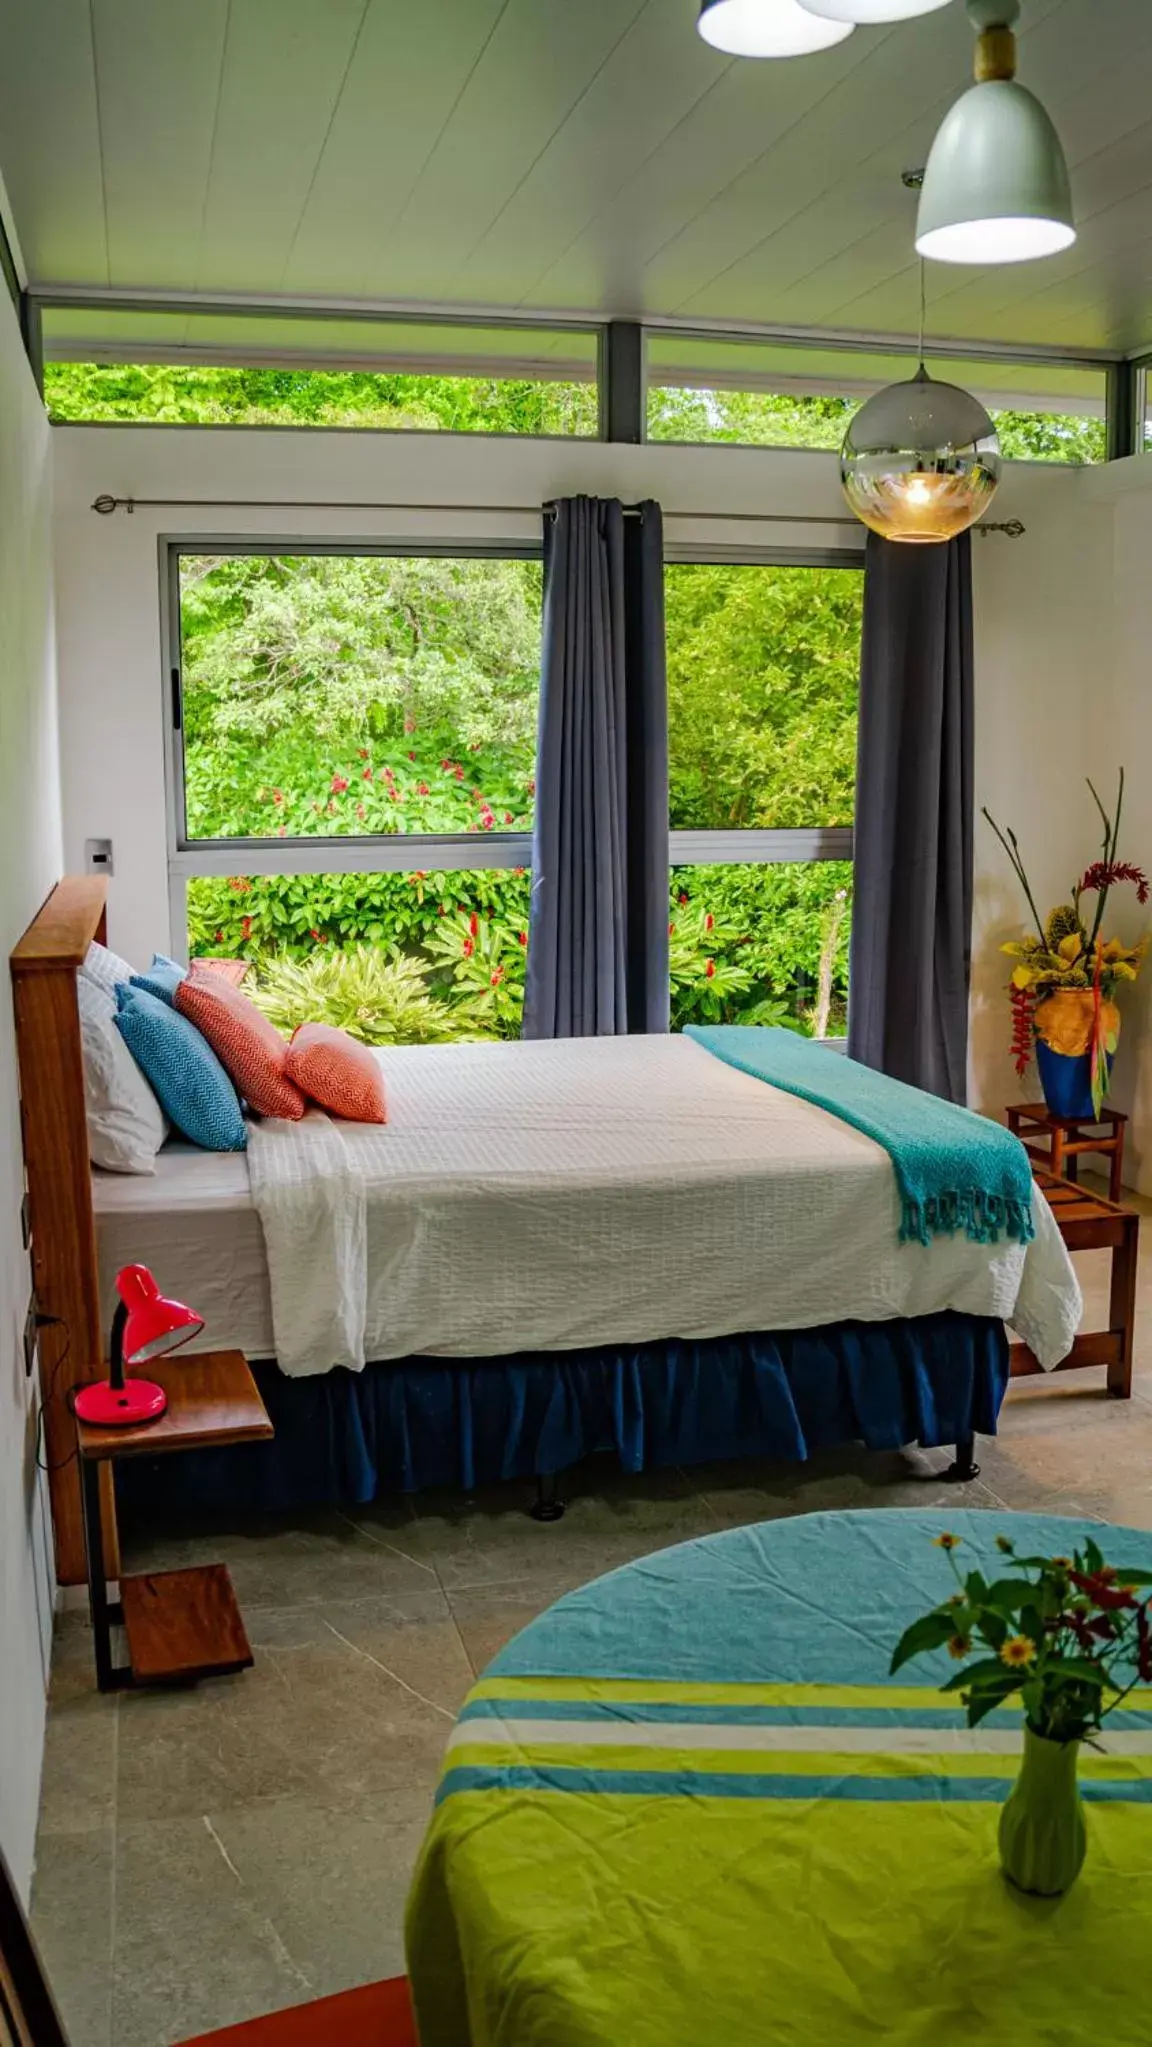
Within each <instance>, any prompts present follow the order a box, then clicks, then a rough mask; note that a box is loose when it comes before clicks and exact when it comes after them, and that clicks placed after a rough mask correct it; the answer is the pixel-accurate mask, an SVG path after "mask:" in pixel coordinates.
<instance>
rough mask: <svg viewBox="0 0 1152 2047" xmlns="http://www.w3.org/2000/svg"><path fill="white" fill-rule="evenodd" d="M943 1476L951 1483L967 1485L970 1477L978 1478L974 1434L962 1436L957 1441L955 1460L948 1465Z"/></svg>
mask: <svg viewBox="0 0 1152 2047" xmlns="http://www.w3.org/2000/svg"><path fill="white" fill-rule="evenodd" d="M944 1476H945V1478H946V1479H947V1480H948V1481H949V1483H950V1484H951V1485H967V1484H969V1483H970V1481H971V1480H972V1479H974V1478H979V1476H980V1466H979V1465H978V1464H977V1462H976V1438H975V1437H974V1436H963V1437H962V1438H961V1440H960V1441H959V1442H958V1443H957V1445H956V1461H955V1463H954V1464H950V1465H949V1466H948V1469H947V1471H946V1472H945V1473H944Z"/></svg>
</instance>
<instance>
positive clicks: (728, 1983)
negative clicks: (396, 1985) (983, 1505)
mask: <svg viewBox="0 0 1152 2047" xmlns="http://www.w3.org/2000/svg"><path fill="white" fill-rule="evenodd" d="M945 1527H949V1528H952V1529H954V1530H955V1532H956V1533H958V1534H959V1535H960V1536H961V1538H962V1540H963V1543H964V1546H965V1547H964V1550H963V1552H962V1553H961V1554H962V1556H963V1557H965V1558H966V1559H968V1558H970V1559H972V1560H973V1561H976V1562H979V1563H982V1564H988V1563H990V1562H991V1561H992V1558H993V1556H994V1554H995V1552H994V1549H993V1539H994V1537H995V1536H996V1534H998V1533H1002V1532H1005V1533H1010V1534H1011V1535H1012V1536H1013V1538H1014V1539H1015V1541H1016V1542H1017V1544H1018V1545H1019V1546H1020V1547H1021V1549H1022V1550H1026V1551H1045V1552H1048V1553H1052V1554H1059V1553H1061V1552H1066V1551H1068V1550H1069V1549H1071V1548H1072V1547H1073V1546H1074V1544H1075V1542H1076V1541H1077V1539H1078V1538H1079V1537H1081V1536H1082V1535H1083V1534H1084V1533H1085V1527H1084V1524H1082V1523H1078V1522H1070V1521H1064V1520H1054V1519H1040V1518H1038V1517H1034V1516H1025V1515H1012V1514H983V1513H970V1512H969V1513H965V1512H961V1513H957V1514H955V1515H953V1516H951V1517H943V1516H939V1515H925V1514H916V1513H902V1512H899V1511H893V1510H888V1511H882V1512H875V1513H860V1514H813V1515H805V1516H800V1517H797V1518H795V1519H791V1520H786V1521H778V1522H769V1523H766V1524H764V1525H763V1526H761V1527H757V1528H745V1529H737V1530H734V1531H733V1532H732V1533H730V1534H725V1535H718V1536H714V1537H710V1538H708V1539H706V1540H704V1541H702V1542H695V1543H687V1544H684V1545H683V1546H682V1547H680V1548H678V1549H674V1550H668V1551H664V1552H663V1553H661V1554H659V1555H656V1556H653V1557H647V1558H645V1559H643V1560H642V1561H641V1562H639V1563H636V1564H631V1565H629V1566H627V1567H626V1568H625V1569H624V1570H622V1571H616V1572H614V1573H612V1574H611V1576H609V1577H607V1578H602V1579H600V1580H598V1581H597V1582H596V1583H595V1584H593V1585H589V1586H586V1587H584V1588H582V1589H581V1590H580V1591H579V1592H575V1593H572V1594H570V1595H569V1596H568V1598H566V1599H563V1600H561V1601H560V1602H559V1603H558V1605H556V1606H555V1607H553V1608H552V1609H551V1610H550V1611H549V1612H548V1613H546V1614H544V1615H542V1616H541V1617H540V1619H539V1620H537V1621H535V1622H533V1624H532V1625H531V1626H530V1627H529V1628H527V1629H526V1630H525V1632H524V1633H523V1634H522V1635H520V1636H518V1637H517V1638H516V1640H515V1641H514V1642H512V1643H511V1644H509V1646H508V1648H507V1649H505V1650H504V1651H503V1652H502V1653H501V1655H500V1656H498V1657H497V1659H496V1661H495V1663H493V1664H492V1665H491V1667H490V1669H489V1671H488V1672H487V1673H486V1675H485V1677H484V1678H483V1679H482V1681H481V1682H480V1683H479V1684H478V1685H477V1686H476V1688H475V1690H474V1691H473V1692H472V1694H471V1696H470V1697H469V1699H468V1701H467V1703H466V1705H465V1707H464V1709H463V1712H462V1714H461V1717H460V1720H459V1723H458V1725H457V1727H456V1729H455V1731H454V1733H453V1737H452V1742H451V1746H450V1748H449V1751H448V1755H447V1757H446V1760H445V1764H444V1772H443V1777H442V1781H441V1784H440V1789H439V1792H438V1797H437V1807H436V1812H435V1816H434V1819H433V1822H432V1826H431V1829H430V1832H429V1835H428V1839H427V1842H426V1844H425V1848H424V1852H423V1855H422V1858H421V1861H420V1865H419V1868H418V1870H417V1874H416V1878H415V1882H414V1886H413V1891H412V1896H411V1900H410V1905H409V1917H408V1959H409V1973H410V1976H411V1980H412V1986H413V1992H414V1996H415V2002H416V2009H417V2015H418V2020H419V2026H420V2038H421V2043H422V2047H604V2043H606V2042H613V2043H619V2047H746V2043H747V2047H752V2043H757V2047H761V2043H773V2047H776V2043H780V2047H784V2043H787V2047H793V2043H794V2047H801V2043H803V2047H855V2043H857V2042H864V2041H867V2042H869V2043H874V2042H875V2041H877V2040H883V2041H890V2042H898V2043H900V2047H961V2043H963V2047H1057V2043H1065V2042H1067V2043H1072V2042H1077V2043H1092V2047H1095V2043H1100V2047H1105V2043H1107V2047H1147V2043H1148V2042H1150V2041H1152V2009H1150V2000H1149V1996H1148V1991H1147V1976H1146V1962H1147V1958H1148V1956H1149V1954H1150V1953H1152V1692H1139V1693H1134V1694H1132V1695H1131V1697H1130V1700H1129V1702H1128V1706H1127V1708H1126V1710H1124V1711H1123V1712H1122V1713H1120V1714H1118V1715H1116V1716H1114V1719H1113V1721H1112V1723H1110V1725H1111V1731H1110V1733H1109V1735H1108V1737H1107V1752H1105V1753H1099V1754H1097V1753H1093V1752H1092V1751H1090V1750H1085V1751H1084V1753H1083V1758H1082V1768H1081V1779H1082V1789H1083V1793H1084V1797H1085V1801H1086V1805H1087V1813H1088V1828H1089V1856H1088V1862H1087V1865H1086V1868H1085V1871H1084V1874H1083V1876H1082V1877H1081V1879H1080V1881H1079V1883H1078V1884H1077V1885H1076V1886H1075V1888H1074V1889H1073V1890H1072V1891H1071V1892H1069V1894H1068V1895H1067V1896H1066V1897H1065V1898H1063V1899H1057V1900H1040V1899H1034V1898H1026V1897H1023V1896H1021V1895H1020V1894H1019V1893H1018V1892H1016V1891H1014V1890H1013V1889H1012V1887H1011V1886H1010V1885H1008V1884H1007V1883H1006V1882H1005V1880H1004V1878H1003V1877H1002V1875H1001V1873H1000V1869H999V1864H998V1861H997V1853H996V1823H997V1818H998V1812H999V1806H1000V1804H1001V1803H1002V1801H1003V1800H1004V1798H1006V1796H1007V1794H1008V1791H1009V1789H1010V1788H1011V1784H1012V1781H1013V1778H1014V1776H1015V1773H1016V1769H1017V1764H1018V1758H1019V1754H1020V1749H1021V1738H1022V1737H1021V1726H1020V1715H1019V1713H1018V1711H1015V1710H1011V1709H1008V1710H1005V1711H1002V1712H999V1713H996V1714H995V1715H993V1716H992V1719H991V1720H990V1721H988V1722H986V1723H985V1724H984V1726H982V1727H981V1728H979V1729H977V1730H975V1731H973V1732H969V1731H968V1730H967V1729H966V1728H965V1726H964V1724H963V1714H962V1712H961V1711H960V1710H958V1708H957V1705H956V1702H955V1700H954V1698H950V1697H945V1696H944V1695H943V1694H942V1693H941V1692H940V1691H939V1690H938V1689H937V1687H938V1685H939V1684H940V1683H941V1682H942V1681H943V1678H944V1675H945V1673H946V1672H947V1673H949V1674H950V1673H951V1672H952V1671H953V1670H954V1669H955V1666H954V1665H949V1664H948V1663H947V1661H946V1659H943V1660H941V1659H935V1660H933V1661H932V1662H926V1663H925V1664H923V1665H917V1666H913V1667H912V1668H911V1670H906V1671H902V1672H901V1673H900V1675H899V1678H898V1679H897V1680H896V1681H891V1680H889V1678H888V1676H887V1665H888V1661H889V1657H890V1654H891V1649H892V1646H893V1644H894V1643H895V1642H896V1640H897V1638H898V1637H899V1635H900V1633H901V1632H902V1630H903V1628H904V1627H905V1625H906V1624H907V1622H908V1621H909V1620H911V1619H912V1618H914V1617H915V1615H916V1614H917V1613H919V1612H921V1611H923V1610H924V1609H925V1608H926V1607H927V1606H928V1605H929V1604H931V1603H933V1602H935V1601H936V1600H937V1599H939V1598H940V1597H942V1596H943V1595H944V1594H945V1593H946V1592H947V1591H948V1590H949V1589H950V1585H951V1579H950V1575H949V1573H948V1568H947V1563H946V1559H945V1558H944V1556H943V1555H942V1553H941V1552H940V1551H939V1550H936V1549H933V1548H932V1547H931V1546H930V1537H931V1536H932V1535H935V1534H938V1533H940V1531H941V1530H942V1529H943V1528H945ZM1092 1532H1093V1533H1094V1534H1095V1536H1096V1538H1097V1540H1098V1541H1099V1542H1100V1543H1101V1546H1102V1547H1103V1549H1104V1551H1105V1554H1106V1555H1107V1557H1108V1559H1109V1561H1111V1562H1116V1563H1121V1564H1124V1563H1127V1564H1131V1565H1133V1566H1140V1567H1142V1568H1144V1569H1149V1568H1152V1537H1150V1536H1148V1535H1146V1534H1139V1533H1135V1532H1133V1531H1131V1530H1105V1531H1103V1532H1102V1531H1101V1529H1100V1528H1099V1526H1096V1527H1095V1528H1094V1529H1093V1531H1092ZM1002 1566H1003V1559H1000V1564H999V1568H1000V1569H1002Z"/></svg>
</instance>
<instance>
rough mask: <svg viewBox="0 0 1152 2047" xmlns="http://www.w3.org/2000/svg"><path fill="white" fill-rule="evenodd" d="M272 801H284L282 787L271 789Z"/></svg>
mask: <svg viewBox="0 0 1152 2047" xmlns="http://www.w3.org/2000/svg"><path fill="white" fill-rule="evenodd" d="M272 801H273V803H283V801H284V791H283V789H273V791H272Z"/></svg>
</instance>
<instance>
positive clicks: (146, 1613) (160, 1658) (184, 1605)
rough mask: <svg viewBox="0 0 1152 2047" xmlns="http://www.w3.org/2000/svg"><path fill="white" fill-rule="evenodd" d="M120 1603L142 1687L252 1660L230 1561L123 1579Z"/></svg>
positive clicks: (222, 1673) (226, 1671) (223, 1673)
mask: <svg viewBox="0 0 1152 2047" xmlns="http://www.w3.org/2000/svg"><path fill="white" fill-rule="evenodd" d="M120 1605H121V1608H122V1610H123V1614H124V1632H125V1634H126V1635H127V1637H128V1660H129V1662H130V1663H131V1666H132V1677H133V1680H134V1682H135V1683H136V1684H138V1685H148V1684H194V1683H195V1682H196V1680H197V1679H198V1678H201V1677H227V1676H230V1675H231V1674H232V1673H233V1672H234V1671H237V1670H247V1669H248V1668H249V1667H250V1665H251V1663H252V1660H253V1658H252V1650H251V1647H250V1645H249V1641H248V1636H247V1634H246V1633H245V1629H244V1622H243V1620H242V1619H241V1617H240V1609H239V1607H238V1606H237V1604H236V1595H235V1593H234V1592H233V1590H232V1580H231V1578H230V1577H229V1575H228V1566H227V1565H226V1564H202V1565H200V1566H199V1567H198V1568H197V1569H195V1570H186V1571H150V1572H147V1573H145V1574H143V1575H142V1576H140V1577H138V1578H122V1579H121V1580H120Z"/></svg>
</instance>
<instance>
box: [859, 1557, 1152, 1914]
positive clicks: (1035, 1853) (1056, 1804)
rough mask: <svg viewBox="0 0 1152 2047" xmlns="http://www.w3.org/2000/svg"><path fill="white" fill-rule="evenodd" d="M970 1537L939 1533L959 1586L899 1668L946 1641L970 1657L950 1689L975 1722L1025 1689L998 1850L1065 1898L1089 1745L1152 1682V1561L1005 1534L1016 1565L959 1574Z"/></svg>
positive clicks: (1077, 1847)
mask: <svg viewBox="0 0 1152 2047" xmlns="http://www.w3.org/2000/svg"><path fill="white" fill-rule="evenodd" d="M960 1540H961V1539H960V1537H959V1536H958V1535H950V1534H947V1533H945V1534H943V1535H938V1536H936V1537H935V1541H936V1545H937V1547H938V1548H939V1549H942V1550H944V1551H945V1553H946V1554H947V1557H948V1561H949V1563H950V1565H951V1566H952V1573H953V1577H954V1579H955V1581H956V1590H955V1591H954V1592H953V1593H952V1595H951V1597H950V1598H948V1599H946V1600H944V1601H942V1602H941V1604H940V1605H939V1606H935V1607H933V1609H932V1611H931V1613H927V1614H925V1615H923V1617H922V1618H921V1619H920V1620H918V1621H914V1622H913V1624H912V1626H911V1627H910V1628H908V1629H907V1630H906V1631H905V1633H904V1635H903V1636H902V1637H901V1639H900V1641H899V1642H898V1643H897V1645H896V1649H895V1651H894V1653H893V1656H892V1666H891V1667H892V1671H893V1673H895V1672H896V1671H898V1670H900V1669H901V1668H902V1666H903V1665H904V1664H905V1663H908V1662H909V1661H910V1660H911V1658H912V1657H914V1656H919V1655H922V1654H924V1653H925V1652H927V1651H929V1650H935V1649H943V1648H946V1649H947V1650H948V1653H949V1655H950V1656H951V1657H953V1658H954V1659H955V1661H956V1662H957V1663H961V1664H963V1665H964V1666H965V1667H964V1668H963V1669H962V1670H960V1671H958V1672H957V1673H956V1675H955V1677H953V1678H951V1679H950V1680H949V1682H948V1683H947V1684H946V1685H945V1686H944V1687H943V1689H944V1690H945V1691H946V1692H959V1694H960V1700H961V1703H962V1705H963V1706H964V1708H965V1710H966V1714H967V1720H968V1725H969V1727H977V1726H978V1725H979V1723H980V1722H981V1721H982V1720H986V1719H987V1718H988V1715H989V1714H990V1713H993V1712H995V1711H996V1710H997V1708H998V1707H1002V1706H1004V1705H1005V1704H1006V1703H1007V1701H1008V1700H1009V1699H1010V1698H1011V1697H1012V1696H1013V1694H1014V1693H1016V1692H1019V1694H1020V1699H1021V1704H1022V1706H1023V1709H1024V1748H1023V1760H1022V1763H1021V1768H1020V1774H1019V1776H1018V1778H1017V1780H1016V1783H1015V1784H1014V1786H1013V1788H1012V1790H1011V1792H1010V1793H1009V1796H1008V1799H1007V1801H1006V1803H1005V1804H1004V1805H1003V1806H1002V1807H1001V1812H1000V1826H999V1840H1000V1860H1001V1863H1002V1866H1003V1868H1004V1872H1005V1875H1006V1876H1008V1878H1009V1879H1010V1880H1011V1882H1012V1883H1014V1884H1015V1885H1016V1886H1017V1888H1018V1889H1020V1890H1023V1891H1031V1892H1035V1893H1037V1894H1039V1895H1040V1896H1042V1897H1056V1896H1058V1895H1059V1894H1060V1893H1061V1892H1062V1891H1066V1890H1067V1889H1068V1888H1069V1886H1070V1885H1071V1884H1073V1883H1074V1882H1075V1880H1076V1878H1077V1876H1078V1875H1079V1873H1080V1870H1081V1868H1082V1867H1083V1863H1084V1857H1085V1855H1086V1853H1087V1845H1088V1843H1087V1833H1086V1829H1085V1826H1084V1814H1083V1810H1082V1807H1081V1804H1080V1798H1079V1795H1078V1792H1077V1787H1076V1763H1077V1758H1078V1755H1079V1751H1080V1744H1081V1742H1083V1741H1088V1742H1092V1741H1094V1738H1095V1737H1096V1736H1097V1735H1099V1733H1100V1730H1101V1727H1102V1725H1103V1722H1104V1720H1105V1719H1106V1717H1107V1715H1108V1714H1109V1713H1112V1712H1115V1710H1116V1709H1117V1707H1119V1706H1122V1705H1123V1703H1124V1701H1125V1699H1126V1698H1127V1697H1128V1695H1129V1693H1130V1692H1131V1691H1132V1690H1133V1689H1134V1687H1135V1686H1136V1685H1138V1684H1148V1683H1152V1597H1146V1596H1142V1588H1143V1587H1144V1586H1147V1585H1152V1571H1141V1570H1127V1569H1124V1568H1118V1567H1117V1566H1116V1565H1114V1564H1108V1563H1105V1561H1104V1557H1103V1555H1102V1554H1101V1551H1100V1549H1099V1548H1098V1546H1097V1545H1096V1543H1095V1542H1093V1541H1091V1539H1089V1540H1088V1541H1086V1542H1085V1543H1084V1544H1083V1546H1082V1547H1081V1548H1079V1549H1076V1550H1075V1551H1074V1552H1073V1554H1072V1555H1071V1556H1070V1557H1041V1556H1034V1557H1022V1556H1017V1554H1016V1546H1015V1544H1014V1543H1013V1542H1011V1541H1010V1540H1009V1538H1008V1537H1007V1536H1005V1535H998V1536H997V1537H996V1547H997V1549H998V1550H999V1551H1000V1553H1001V1555H1002V1556H1004V1557H1006V1558H1007V1559H1008V1560H1009V1562H1008V1565H1007V1567H1006V1568H1007V1571H1008V1574H1009V1575H1007V1576H1005V1577H1002V1578H996V1579H993V1580H992V1581H991V1582H990V1581H989V1580H988V1579H987V1578H986V1577H985V1576H984V1574H983V1572H982V1571H978V1570H972V1571H968V1572H967V1573H962V1572H961V1570H960V1568H959V1566H958V1565H957V1562H956V1551H957V1550H958V1549H959V1547H960ZM970 1659H975V1660H973V1661H970Z"/></svg>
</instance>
